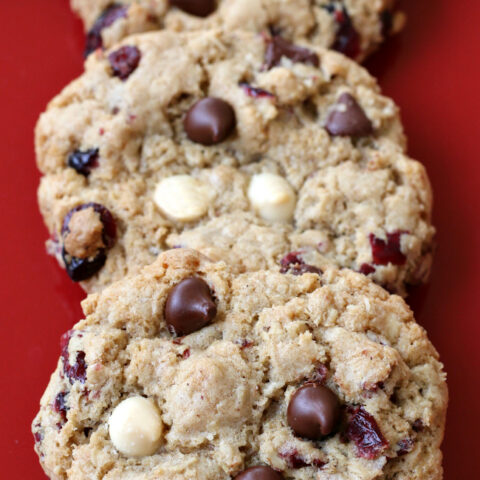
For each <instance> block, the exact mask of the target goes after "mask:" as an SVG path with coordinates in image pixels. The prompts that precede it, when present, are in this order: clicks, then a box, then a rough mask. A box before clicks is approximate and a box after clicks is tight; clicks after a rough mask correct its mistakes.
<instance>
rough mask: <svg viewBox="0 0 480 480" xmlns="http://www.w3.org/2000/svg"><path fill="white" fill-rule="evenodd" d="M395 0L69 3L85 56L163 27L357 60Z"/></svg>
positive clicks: (399, 23) (379, 37) (393, 20)
mask: <svg viewBox="0 0 480 480" xmlns="http://www.w3.org/2000/svg"><path fill="white" fill-rule="evenodd" d="M395 3H396V2H395V0H377V1H371V0H340V1H337V0H315V1H309V0H289V1H284V0H219V1H217V0H170V1H168V0H120V1H117V2H115V3H112V2H111V0H72V1H71V4H72V7H73V9H74V10H75V11H76V12H77V13H78V14H79V15H80V17H81V18H82V19H83V21H84V24H85V28H86V30H87V42H86V49H85V53H86V54H89V53H91V52H92V51H94V50H96V49H97V48H101V47H107V48H109V47H111V46H112V45H113V44H115V43H117V42H118V41H119V40H121V39H122V38H123V37H125V36H127V35H129V34H132V33H138V32H145V31H149V30H158V29H162V28H167V29H170V30H174V31H186V30H199V29H208V28H217V27H225V29H226V30H234V29H245V30H249V31H253V32H268V31H270V32H275V33H280V34H281V35H282V36H284V37H285V38H287V39H288V40H290V41H294V42H295V41H298V40H300V39H301V40H309V41H311V42H312V43H313V44H315V45H319V46H322V47H327V48H333V49H335V50H337V51H339V52H342V53H344V54H345V55H348V56H349V57H351V58H354V59H356V60H363V59H364V58H365V57H366V56H367V55H368V54H369V53H371V52H372V51H373V50H375V48H376V47H377V46H378V45H379V44H380V43H381V42H382V41H383V40H384V39H385V38H386V37H387V36H388V35H389V34H392V33H396V32H397V31H399V30H400V29H401V28H402V27H403V24H404V16H403V14H401V13H400V12H398V11H395V9H394V7H395Z"/></svg>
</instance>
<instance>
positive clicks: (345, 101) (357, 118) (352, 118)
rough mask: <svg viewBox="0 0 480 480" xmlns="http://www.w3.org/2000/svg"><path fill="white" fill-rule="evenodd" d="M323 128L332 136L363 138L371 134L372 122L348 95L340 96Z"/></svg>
mask: <svg viewBox="0 0 480 480" xmlns="http://www.w3.org/2000/svg"><path fill="white" fill-rule="evenodd" d="M325 128H326V129H327V131H328V133H329V134H330V135H333V136H352V137H364V136H367V135H371V134H372V133H373V126H372V122H371V121H370V120H369V118H368V117H367V116H366V115H365V112H364V111H363V109H362V107H360V105H359V104H358V102H357V101H356V100H355V98H354V97H353V96H352V95H350V94H349V93H342V95H340V97H339V98H338V100H337V103H336V104H335V106H334V107H333V110H332V111H331V112H330V114H329V115H328V118H327V123H326V125H325Z"/></svg>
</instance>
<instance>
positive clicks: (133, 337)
mask: <svg viewBox="0 0 480 480" xmlns="http://www.w3.org/2000/svg"><path fill="white" fill-rule="evenodd" d="M83 310H84V312H85V315H86V317H85V319H84V320H82V321H80V322H79V323H78V324H77V325H76V326H75V327H74V328H73V330H71V331H70V332H68V333H67V334H65V335H64V337H63V342H62V351H61V358H60V360H59V363H58V366H57V369H56V371H55V373H54V374H53V375H52V377H51V380H50V383H49V385H48V388H47V390H46V392H45V394H44V395H43V397H42V400H41V408H40V412H39V414H38V415H37V417H36V419H35V420H34V422H33V432H34V436H35V440H36V447H35V448H36V451H37V453H38V454H39V457H40V461H41V463H42V465H43V468H44V469H45V472H46V473H47V475H49V476H50V478H52V479H55V480H60V479H62V480H63V479H71V480H81V479H82V480H83V479H91V478H102V479H104V480H107V479H112V480H113V479H115V480H117V479H132V478H135V479H145V480H147V479H148V480H153V479H168V480H177V479H178V480H180V479H182V480H184V479H187V478H188V479H190V478H195V479H198V480H228V479H232V478H237V479H238V480H248V479H250V480H252V479H256V480H260V479H278V480H281V479H295V480H296V479H302V480H306V479H309V480H313V479H316V480H332V479H342V480H346V479H352V478H355V479H358V480H374V479H375V480H379V479H392V478H395V479H398V480H440V479H441V478H442V467H441V460H442V455H441V451H440V444H441V441H442V437H443V430H444V421H445V411H446V406H447V388H446V384H445V374H444V373H443V369H442V365H441V363H440V362H439V360H438V354H437V352H436V351H435V349H434V347H433V346H432V344H431V343H430V342H429V340H428V338H427V336H426V333H425V331H424V330H423V329H422V327H420V326H419V325H418V324H417V323H416V322H415V320H414V318H413V314H412V312H411V310H410V309H409V308H408V306H407V305H406V304H405V302H404V301H403V300H402V299H401V298H400V297H398V296H396V295H390V294H389V293H387V291H385V290H384V289H382V288H381V287H379V286H377V285H375V284H374V283H373V282H372V281H371V280H369V279H368V278H367V277H365V276H364V275H361V274H358V273H355V272H352V271H349V270H343V271H339V270H337V269H333V268H327V269H326V270H325V271H323V272H311V271H306V272H303V273H302V274H301V275H292V274H290V273H287V274H281V273H278V272H272V271H257V272H248V273H244V274H236V273H235V272H234V271H232V270H231V269H230V268H229V267H228V266H227V264H226V263H224V262H218V263H213V262H210V261H209V260H207V259H206V258H205V257H203V256H202V255H200V254H198V253H197V252H195V251H192V250H186V249H176V250H172V251H169V252H165V253H162V254H161V255H160V256H159V258H158V259H157V260H156V261H155V263H153V264H152V265H151V266H148V267H145V268H144V269H143V270H142V272H141V273H140V274H139V275H138V276H135V277H130V278H126V279H124V280H122V281H120V282H118V283H115V284H114V285H111V286H110V287H108V288H106V289H104V290H103V291H102V292H100V293H95V294H92V295H90V296H89V297H87V299H86V300H85V301H84V302H83Z"/></svg>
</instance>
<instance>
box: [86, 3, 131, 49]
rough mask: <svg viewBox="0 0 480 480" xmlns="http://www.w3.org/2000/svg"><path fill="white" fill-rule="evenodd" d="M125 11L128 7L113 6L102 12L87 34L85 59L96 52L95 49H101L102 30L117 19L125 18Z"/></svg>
mask: <svg viewBox="0 0 480 480" xmlns="http://www.w3.org/2000/svg"><path fill="white" fill-rule="evenodd" d="M127 10H128V7H127V6H126V5H117V4H113V5H110V6H109V7H108V8H107V9H106V10H104V11H103V13H102V14H101V15H100V16H99V17H98V18H97V20H96V21H95V23H94V24H93V26H92V28H91V29H90V30H89V32H88V33H87V39H86V42H85V53H84V55H85V57H87V56H88V55H89V54H90V53H92V52H93V51H95V50H97V48H102V47H103V39H102V30H103V29H104V28H107V27H109V26H110V25H112V24H113V23H114V22H115V21H117V20H118V19H119V18H125V17H126V16H127Z"/></svg>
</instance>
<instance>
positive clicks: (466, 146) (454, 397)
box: [0, 0, 480, 480]
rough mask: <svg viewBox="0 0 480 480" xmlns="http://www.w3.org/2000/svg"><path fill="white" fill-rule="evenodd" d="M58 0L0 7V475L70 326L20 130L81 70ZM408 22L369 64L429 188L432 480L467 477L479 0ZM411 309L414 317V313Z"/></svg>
mask: <svg viewBox="0 0 480 480" xmlns="http://www.w3.org/2000/svg"><path fill="white" fill-rule="evenodd" d="M67 3H68V2H67V0H16V1H6V0H2V1H1V2H0V18H1V19H2V22H1V23H2V27H1V28H0V45H1V47H0V67H1V72H0V100H1V102H0V132H1V133H0V152H1V156H0V158H1V162H2V165H3V168H2V171H1V175H0V199H1V203H0V204H1V226H2V234H1V235H0V252H2V254H1V262H2V270H1V271H2V272H3V277H2V278H1V279H0V294H1V306H2V315H1V316H2V319H1V322H0V328H1V335H0V342H1V343H0V347H1V348H0V355H1V358H0V378H1V391H0V393H1V395H0V402H1V409H0V412H1V422H0V425H1V434H0V456H1V465H2V467H1V468H2V473H1V474H0V477H2V478H5V479H7V478H10V479H24V478H28V479H31V480H33V479H42V478H45V476H44V475H43V474H42V471H41V469H40V466H39V465H38V462H37V458H36V455H35V454H34V452H33V448H32V447H33V439H32V436H31V434H30V422H31V420H32V418H33V416H34V414H35V412H36V410H37V405H38V401H39V398H40V396H41V394H42V392H43V390H44V388H45V385H46V383H47V381H48V378H49V375H50V373H51V371H52V370H53V369H54V367H55V362H56V359H57V357H58V355H59V338H60V334H61V333H62V332H64V331H65V330H67V329H68V328H69V327H70V326H71V325H72V324H73V323H74V322H75V321H76V320H78V319H79V318H80V315H81V313H80V307H79V301H80V299H81V298H82V297H83V294H82V292H81V291H80V289H79V288H78V287H77V286H75V285H74V284H72V283H71V282H70V281H69V280H68V279H67V278H66V275H65V274H64V273H63V272H62V271H60V270H59V268H58V267H57V266H56V264H55V263H54V261H53V260H52V259H50V258H49V257H47V256H46V255H45V251H44V245H43V242H44V240H45V238H46V236H47V232H46V230H45V228H44V227H43V224H42V221H41V218H40V215H39V213H38V211H37V205H36V198H35V190H36V187H37V183H38V173H37V170H36V168H35V163H34V153H33V135H32V132H33V127H34V124H35V121H36V118H37V116H38V114H39V113H40V112H41V111H42V109H43V108H44V107H45V104H46V103H47V101H48V100H49V99H50V98H51V97H52V96H53V95H54V94H56V93H57V92H58V91H59V90H60V89H61V88H62V87H63V86H64V85H65V84H66V83H67V82H68V81H69V80H71V79H73V78H74V77H75V76H76V75H78V74H79V73H80V72H81V70H82V44H83V38H82V31H81V26H80V23H79V22H78V20H76V19H75V18H74V16H73V15H72V14H71V13H70V12H69V9H68V5H67ZM405 3H406V10H407V12H408V13H409V24H408V28H407V29H406V30H405V31H404V32H403V34H402V35H401V36H399V37H397V38H395V39H392V40H391V41H390V42H389V43H388V44H387V45H386V46H385V48H384V49H383V50H382V51H381V52H379V53H378V54H377V55H376V56H375V57H374V58H373V59H372V60H370V61H369V64H368V67H369V69H370V70H371V71H372V72H373V73H374V74H375V75H377V76H378V78H379V81H380V84H381V85H382V87H383V89H384V92H385V93H386V94H388V95H390V96H392V97H393V98H394V99H395V100H396V101H397V102H398V103H399V104H400V105H401V107H402V111H403V119H404V121H405V127H406V131H407V134H408V136H409V141H410V153H411V155H412V156H413V157H415V158H418V159H420V160H421V161H423V162H424V163H425V165H426V166H427V168H428V171H429V173H430V177H431V179H432V183H433V187H434V191H435V198H436V204H435V222H436V225H437V227H438V237H437V238H438V251H437V256H436V260H435V266H434V270H433V277H432V281H431V284H430V287H429V288H428V291H427V293H426V297H425V298H423V301H422V302H416V303H422V308H421V311H419V312H418V320H419V322H420V323H422V324H423V325H424V326H425V327H426V328H427V329H428V330H429V333H430V338H431V339H432V341H433V342H434V343H435V345H436V346H437V348H438V350H439V351H440V353H441V355H442V358H443V361H444V362H445V365H446V369H447V371H448V378H449V385H450V396H451V403H450V410H449V417H448V428H447V433H446V438H445V443H444V451H445V462H444V463H445V468H446V478H447V479H448V480H454V479H460V478H465V479H473V478H478V467H477V463H478V460H477V458H476V455H475V454H474V452H473V449H474V445H475V444H476V443H475V442H476V441H477V437H478V435H479V427H480V423H479V397H480V384H479V383H480V382H479V375H478V369H479V366H480V348H479V336H480V321H479V320H480V318H479V312H480V275H479V274H478V272H479V269H480V244H479V243H480V225H479V220H478V216H479V213H480V209H479V206H480V205H479V203H480V202H479V198H480V193H479V189H480V160H479V154H478V142H479V141H480V120H479V119H480V113H479V112H480V94H479V89H480V87H479V85H480V65H479V59H480V35H479V30H480V29H479V24H478V18H480V2H477V1H472V0H456V1H454V2H452V1H450V2H447V1H439V2H421V1H418V0H408V1H406V2H405ZM417 311H418V309H417Z"/></svg>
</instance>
